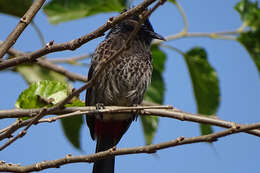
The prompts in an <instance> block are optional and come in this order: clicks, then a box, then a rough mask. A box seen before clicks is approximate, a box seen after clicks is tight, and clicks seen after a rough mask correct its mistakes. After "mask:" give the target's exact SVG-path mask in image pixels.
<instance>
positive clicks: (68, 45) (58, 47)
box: [0, 0, 160, 70]
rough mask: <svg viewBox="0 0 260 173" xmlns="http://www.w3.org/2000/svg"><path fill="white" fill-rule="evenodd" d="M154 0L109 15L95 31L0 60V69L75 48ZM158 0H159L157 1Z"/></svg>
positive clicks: (136, 12) (139, 10)
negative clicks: (118, 13) (123, 11)
mask: <svg viewBox="0 0 260 173" xmlns="http://www.w3.org/2000/svg"><path fill="white" fill-rule="evenodd" d="M155 1H156V0H145V1H143V2H142V3H140V4H139V5H137V6H135V7H133V8H131V9H129V10H128V11H127V12H125V13H122V14H120V15H118V16H116V17H111V18H110V19H109V20H108V21H107V22H106V23H105V24H104V25H102V26H101V27H99V28H98V29H96V30H95V31H93V32H91V33H89V34H87V35H84V36H82V37H80V38H77V39H74V40H71V41H69V42H65V43H59V44H54V41H51V42H49V43H48V44H47V45H46V46H45V47H43V48H41V49H39V50H37V51H34V52H32V53H29V54H26V55H22V56H19V57H16V58H12V59H9V60H6V61H3V62H0V70H3V69H6V68H9V67H12V66H15V65H18V64H22V63H25V62H33V61H35V60H36V59H37V58H39V57H42V56H44V55H46V54H49V53H52V52H58V51H64V50H75V49H77V48H79V47H80V46H82V45H83V44H85V43H87V42H88V41H91V40H93V39H95V38H97V37H100V36H102V35H103V34H104V32H106V31H107V30H109V29H110V28H111V27H112V26H114V25H115V24H117V23H118V22H120V21H122V20H124V19H125V18H127V17H129V16H132V15H133V14H140V13H141V12H142V11H144V9H146V8H147V7H148V6H149V5H150V4H152V3H153V2H155ZM159 2H160V1H159Z"/></svg>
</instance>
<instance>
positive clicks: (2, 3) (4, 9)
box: [0, 0, 33, 17]
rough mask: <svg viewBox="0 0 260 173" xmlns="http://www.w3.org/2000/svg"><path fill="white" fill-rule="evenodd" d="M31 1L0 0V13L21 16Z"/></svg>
mask: <svg viewBox="0 0 260 173" xmlns="http://www.w3.org/2000/svg"><path fill="white" fill-rule="evenodd" d="M32 2H33V1H32V0H11V1H10V0H0V13H4V14H8V15H12V16H16V17H22V16H23V15H24V14H25V12H26V11H27V10H28V9H29V7H30V6H31V5H32Z"/></svg>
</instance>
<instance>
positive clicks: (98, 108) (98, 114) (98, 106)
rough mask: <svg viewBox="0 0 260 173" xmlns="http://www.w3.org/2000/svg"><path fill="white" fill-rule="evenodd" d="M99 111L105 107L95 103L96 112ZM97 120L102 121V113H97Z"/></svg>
mask: <svg viewBox="0 0 260 173" xmlns="http://www.w3.org/2000/svg"><path fill="white" fill-rule="evenodd" d="M101 109H105V106H104V104H103V103H97V104H96V110H97V111H99V110H101ZM97 116H98V119H100V120H103V114H102V113H97Z"/></svg>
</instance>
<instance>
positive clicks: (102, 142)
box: [92, 136, 115, 173]
mask: <svg viewBox="0 0 260 173" xmlns="http://www.w3.org/2000/svg"><path fill="white" fill-rule="evenodd" d="M112 147H114V140H113V138H110V137H104V136H102V137H101V136H99V137H97V145H96V153H97V152H100V151H105V150H108V149H110V148H112ZM114 166H115V156H111V157H107V158H105V159H101V160H97V161H96V162H95V163H94V167H93V172H92V173H114Z"/></svg>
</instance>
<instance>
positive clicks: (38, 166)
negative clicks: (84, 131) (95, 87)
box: [0, 123, 260, 172]
mask: <svg viewBox="0 0 260 173" xmlns="http://www.w3.org/2000/svg"><path fill="white" fill-rule="evenodd" d="M258 128H260V123H255V124H250V125H237V124H233V126H232V127H231V128H229V129H227V130H223V131H220V132H217V133H212V134H209V135H203V136H197V137H190V138H185V137H182V136H181V137H178V138H177V139H175V140H171V141H168V142H163V143H159V144H152V145H147V146H141V147H133V148H122V149H116V148H115V147H114V148H111V149H109V150H106V151H103V152H98V153H95V154H90V155H87V156H72V155H70V154H69V155H67V156H66V157H64V158H60V159H57V160H51V161H43V162H39V163H35V164H33V165H28V166H20V165H17V164H8V163H4V162H2V163H0V172H31V171H40V170H43V169H48V168H59V167H60V166H62V165H65V164H70V163H79V162H89V163H90V162H94V161H96V160H98V159H103V158H106V157H110V156H119V155H126V154H140V153H148V154H149V153H155V152H157V151H158V150H161V149H166V148H169V147H171V148H172V147H176V146H180V145H186V144H192V143H199V142H215V141H216V140H217V139H219V138H222V137H225V136H229V135H232V134H235V133H239V132H245V131H249V130H253V129H258Z"/></svg>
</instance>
